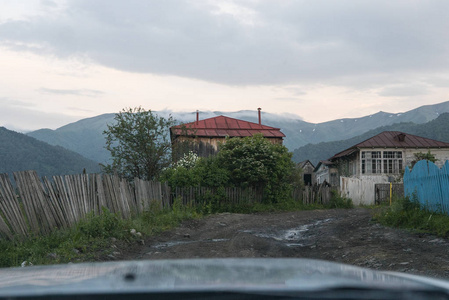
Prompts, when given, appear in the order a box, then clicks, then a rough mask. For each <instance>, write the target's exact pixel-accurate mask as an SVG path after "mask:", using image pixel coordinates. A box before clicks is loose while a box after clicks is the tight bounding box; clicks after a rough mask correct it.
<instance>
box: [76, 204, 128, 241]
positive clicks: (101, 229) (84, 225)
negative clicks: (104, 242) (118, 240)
mask: <svg viewBox="0 0 449 300" xmlns="http://www.w3.org/2000/svg"><path fill="white" fill-rule="evenodd" d="M77 226H78V230H79V232H80V233H81V234H82V235H85V236H87V237H92V238H97V237H99V238H107V237H120V236H122V235H123V230H122V229H123V227H125V221H124V220H123V219H121V218H120V217H119V216H118V215H116V214H113V213H111V212H110V211H109V210H107V209H106V208H103V210H102V214H101V215H94V214H93V213H91V214H89V215H88V216H87V217H86V219H85V220H83V221H81V222H80V223H79V224H78V225H77Z"/></svg>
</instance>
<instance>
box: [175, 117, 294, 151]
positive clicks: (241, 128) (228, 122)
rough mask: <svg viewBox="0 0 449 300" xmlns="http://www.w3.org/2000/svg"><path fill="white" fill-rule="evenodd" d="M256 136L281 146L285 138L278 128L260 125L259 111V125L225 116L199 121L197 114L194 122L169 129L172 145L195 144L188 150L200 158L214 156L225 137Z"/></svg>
mask: <svg viewBox="0 0 449 300" xmlns="http://www.w3.org/2000/svg"><path fill="white" fill-rule="evenodd" d="M256 134H262V135H263V136H264V137H265V138H267V139H269V140H270V141H271V142H272V143H276V144H282V141H283V138H284V137H285V135H284V134H283V133H282V132H281V130H280V129H279V128H274V127H271V126H266V125H262V124H261V118H260V110H259V124H257V123H252V122H248V121H243V120H238V119H234V118H230V117H225V116H218V117H213V118H209V119H204V120H199V114H198V113H197V120H196V121H194V122H190V123H186V124H182V125H177V126H173V127H171V128H170V135H171V139H172V142H173V144H179V142H189V143H191V144H195V147H194V149H190V150H194V151H195V152H197V153H198V155H200V156H209V155H212V154H215V153H216V151H217V150H218V144H219V143H221V142H224V141H225V139H226V138H227V137H229V138H234V137H239V138H242V137H249V136H253V135H256Z"/></svg>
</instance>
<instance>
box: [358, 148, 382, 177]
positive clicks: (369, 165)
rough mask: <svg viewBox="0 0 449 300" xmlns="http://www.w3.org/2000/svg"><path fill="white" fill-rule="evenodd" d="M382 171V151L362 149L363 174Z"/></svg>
mask: <svg viewBox="0 0 449 300" xmlns="http://www.w3.org/2000/svg"><path fill="white" fill-rule="evenodd" d="M379 173H382V155H381V151H362V174H379Z"/></svg>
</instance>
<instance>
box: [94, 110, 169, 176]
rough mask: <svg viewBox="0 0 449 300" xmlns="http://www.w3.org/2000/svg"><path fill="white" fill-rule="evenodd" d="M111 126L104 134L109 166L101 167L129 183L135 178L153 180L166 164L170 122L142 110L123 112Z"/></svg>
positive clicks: (167, 163)
mask: <svg viewBox="0 0 449 300" xmlns="http://www.w3.org/2000/svg"><path fill="white" fill-rule="evenodd" d="M114 120H115V124H113V125H108V129H107V130H105V131H104V135H105V137H106V149H107V150H108V151H110V153H111V157H112V164H110V165H103V169H104V171H105V172H107V173H118V174H119V175H120V176H122V177H125V178H127V179H128V180H130V181H132V180H134V178H135V177H138V178H141V179H144V180H153V179H155V178H156V177H157V176H159V173H160V172H161V170H162V169H163V168H165V167H167V166H168V165H169V164H170V160H171V142H170V138H169V136H168V130H169V127H170V126H172V125H174V120H173V119H172V118H171V117H169V118H168V119H165V118H162V117H159V116H157V115H155V114H153V113H152V112H151V110H145V109H143V108H142V107H138V108H134V109H131V108H129V109H123V110H122V111H121V112H119V113H118V114H116V115H115V118H114Z"/></svg>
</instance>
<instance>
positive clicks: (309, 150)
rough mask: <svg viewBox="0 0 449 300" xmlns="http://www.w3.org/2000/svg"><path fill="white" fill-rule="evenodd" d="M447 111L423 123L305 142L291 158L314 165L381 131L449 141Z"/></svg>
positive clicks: (396, 125) (398, 125) (397, 125)
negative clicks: (333, 139) (347, 137)
mask: <svg viewBox="0 0 449 300" xmlns="http://www.w3.org/2000/svg"><path fill="white" fill-rule="evenodd" d="M448 128H449V113H443V114H441V115H440V116H439V117H438V118H436V119H435V120H432V121H430V122H428V123H424V124H415V123H399V124H393V125H390V126H382V127H378V128H376V129H373V130H370V131H368V132H366V133H364V134H362V135H359V136H356V137H353V138H350V139H347V140H341V141H335V142H323V143H319V144H307V145H305V146H303V147H300V148H298V149H295V150H294V151H293V160H294V161H295V162H301V161H304V160H307V159H308V160H310V161H311V162H312V163H313V164H314V165H316V164H317V163H318V162H319V161H320V160H326V159H328V158H330V157H332V156H333V155H334V154H336V153H338V152H340V151H343V150H345V149H347V148H349V147H351V146H354V145H356V144H358V143H360V142H363V141H364V140H366V139H369V138H371V137H373V136H375V135H376V134H379V133H381V132H383V131H402V132H405V133H410V134H414V135H418V136H422V137H426V138H430V139H434V140H438V141H443V142H449V130H448Z"/></svg>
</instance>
